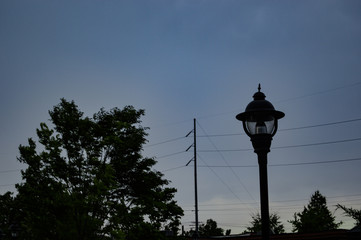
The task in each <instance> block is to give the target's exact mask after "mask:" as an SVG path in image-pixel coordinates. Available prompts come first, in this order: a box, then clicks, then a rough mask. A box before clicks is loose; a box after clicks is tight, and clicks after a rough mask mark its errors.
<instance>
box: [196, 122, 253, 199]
mask: <svg viewBox="0 0 361 240" xmlns="http://www.w3.org/2000/svg"><path fill="white" fill-rule="evenodd" d="M198 125H199V127H200V128H201V129H202V131H203V132H204V134H205V135H207V133H206V131H205V130H204V128H203V127H202V126H201V125H200V124H199V122H198ZM208 141H209V142H210V143H211V144H212V146H213V147H214V149H216V151H217V152H218V153H219V155H220V156H221V158H222V160H223V161H224V162H225V163H226V164H227V166H228V165H229V164H228V162H227V161H226V159H225V157H224V156H223V154H222V153H221V152H220V151H218V148H217V146H216V145H215V144H214V142H213V141H212V139H210V138H208ZM230 169H231V171H232V173H233V175H234V176H235V177H236V178H237V179H238V182H239V183H240V184H241V185H242V187H243V188H244V190H245V191H246V192H247V194H248V195H249V196H250V197H251V199H252V200H253V201H255V202H256V200H255V199H254V197H253V196H252V194H251V193H250V192H249V191H248V189H247V188H246V186H245V185H244V184H243V182H242V181H241V179H240V178H239V176H238V175H237V174H236V172H235V171H234V170H233V169H232V168H230Z"/></svg>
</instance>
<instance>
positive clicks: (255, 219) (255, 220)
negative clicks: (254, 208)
mask: <svg viewBox="0 0 361 240" xmlns="http://www.w3.org/2000/svg"><path fill="white" fill-rule="evenodd" d="M251 217H252V221H251V222H250V224H251V226H250V227H247V229H246V232H251V233H259V232H261V231H262V218H261V215H260V214H259V213H257V214H252V215H251ZM269 218H270V231H271V232H272V233H273V234H281V233H284V232H285V228H284V225H283V224H282V222H281V221H280V216H279V215H278V214H277V213H271V214H270V216H269Z"/></svg>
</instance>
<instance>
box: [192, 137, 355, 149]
mask: <svg viewBox="0 0 361 240" xmlns="http://www.w3.org/2000/svg"><path fill="white" fill-rule="evenodd" d="M360 140H361V138H351V139H343V140H336V141H328V142H318V143H308V144H298V145H287V146H278V147H277V146H276V147H272V149H284V148H297V147H310V146H318V145H327V144H336V143H345V142H354V141H360ZM251 150H253V149H251V148H244V149H221V150H219V149H218V150H212V149H210V150H209V149H206V150H199V152H243V151H251Z"/></svg>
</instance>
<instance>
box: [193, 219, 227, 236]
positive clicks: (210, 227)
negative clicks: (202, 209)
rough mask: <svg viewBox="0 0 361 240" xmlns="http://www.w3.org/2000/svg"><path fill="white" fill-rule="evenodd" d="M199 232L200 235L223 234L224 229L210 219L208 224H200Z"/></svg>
mask: <svg viewBox="0 0 361 240" xmlns="http://www.w3.org/2000/svg"><path fill="white" fill-rule="evenodd" d="M198 232H199V235H200V236H222V235H223V233H224V230H223V229H222V228H219V227H218V226H217V222H216V221H214V220H213V219H208V220H207V222H206V224H201V225H200V226H199V230H198Z"/></svg>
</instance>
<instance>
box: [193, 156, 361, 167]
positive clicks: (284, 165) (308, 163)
mask: <svg viewBox="0 0 361 240" xmlns="http://www.w3.org/2000/svg"><path fill="white" fill-rule="evenodd" d="M360 160H361V158H350V159H340V160H330V161H318V162H303V163H284V164H269V165H268V166H269V167H288V166H300V165H314V164H326V163H340V162H352V161H360ZM199 167H211V168H228V167H232V168H254V167H258V165H232V166H229V165H227V166H222V165H207V166H202V165H201V166H199Z"/></svg>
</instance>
